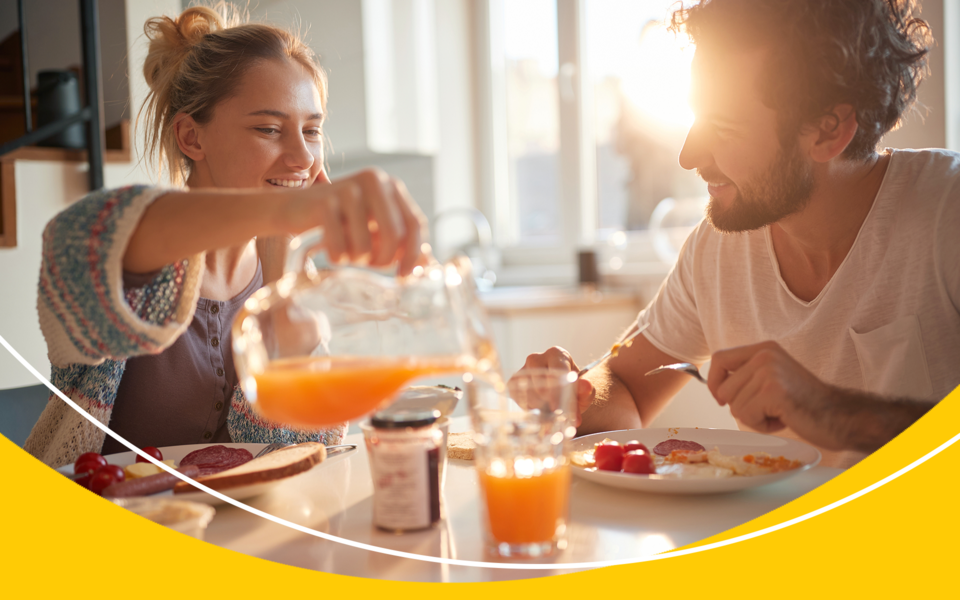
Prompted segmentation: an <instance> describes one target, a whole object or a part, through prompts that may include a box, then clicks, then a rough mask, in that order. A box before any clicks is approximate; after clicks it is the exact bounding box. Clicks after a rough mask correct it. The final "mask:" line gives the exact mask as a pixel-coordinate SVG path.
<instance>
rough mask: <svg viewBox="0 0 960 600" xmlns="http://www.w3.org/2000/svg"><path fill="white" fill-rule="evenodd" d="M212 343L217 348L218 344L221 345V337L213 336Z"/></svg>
mask: <svg viewBox="0 0 960 600" xmlns="http://www.w3.org/2000/svg"><path fill="white" fill-rule="evenodd" d="M210 345H211V346H213V347H214V348H216V347H217V346H219V345H220V338H213V339H212V340H210Z"/></svg>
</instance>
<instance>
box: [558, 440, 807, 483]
mask: <svg viewBox="0 0 960 600" xmlns="http://www.w3.org/2000/svg"><path fill="white" fill-rule="evenodd" d="M607 438H609V439H611V440H616V441H618V442H620V443H623V442H629V441H630V440H637V441H639V442H640V443H642V444H644V445H645V446H647V447H648V448H650V450H651V451H652V450H653V447H654V446H656V445H657V444H659V443H660V442H662V441H665V440H668V439H677V440H689V441H692V442H697V443H698V444H700V445H702V446H703V447H704V448H706V449H707V450H713V448H714V447H716V448H718V449H719V450H720V452H721V453H723V454H727V455H738V456H740V455H744V454H751V453H755V452H766V453H768V454H770V455H771V456H783V457H784V458H788V459H790V460H798V461H800V462H801V463H802V466H801V467H799V468H797V469H792V470H790V471H782V472H780V473H773V474H770V475H754V476H738V475H737V476H733V477H726V478H722V479H674V478H667V477H664V476H661V475H637V474H634V473H619V472H615V471H600V470H596V469H585V468H583V467H578V466H576V465H572V468H573V474H574V476H575V477H579V478H581V479H586V480H587V481H591V482H593V483H597V484H600V485H609V486H612V487H618V488H624V489H628V490H638V491H641V492H650V493H654V494H719V493H724V492H735V491H739V490H745V489H748V488H753V487H758V486H761V485H767V484H770V483H773V482H775V481H780V480H782V479H786V478H788V477H793V476H794V475H796V474H798V473H802V472H803V471H806V470H807V469H812V468H813V467H815V466H817V464H818V463H819V462H820V451H819V450H817V449H816V448H814V447H813V446H810V445H809V444H804V443H803V442H798V441H795V440H790V439H786V438H781V437H776V436H772V435H764V434H762V433H753V432H750V431H736V430H730V429H695V428H683V427H670V428H667V429H624V430H622V431H608V432H605V433H595V434H592V435H585V436H583V437H581V438H577V439H575V440H573V442H572V444H571V448H572V449H573V450H574V451H582V450H589V449H590V448H592V447H593V446H594V444H596V443H597V442H600V441H602V440H604V439H607Z"/></svg>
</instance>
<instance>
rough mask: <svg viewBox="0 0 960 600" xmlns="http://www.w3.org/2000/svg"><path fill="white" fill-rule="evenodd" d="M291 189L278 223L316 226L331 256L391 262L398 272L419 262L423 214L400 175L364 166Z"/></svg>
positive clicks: (290, 227) (302, 227)
mask: <svg viewBox="0 0 960 600" xmlns="http://www.w3.org/2000/svg"><path fill="white" fill-rule="evenodd" d="M295 194H296V198H295V199H294V200H293V201H292V202H291V203H290V204H289V205H288V208H287V209H286V210H284V211H283V214H282V218H283V220H284V222H285V223H284V226H283V227H284V228H285V229H287V230H289V231H291V232H295V233H300V232H302V231H305V230H306V229H309V228H311V227H316V226H318V225H319V226H322V227H323V237H324V246H325V248H326V250H327V254H328V256H329V257H330V260H331V261H333V262H341V261H346V260H350V261H353V262H359V263H363V264H370V265H372V266H376V267H382V266H387V265H390V264H393V263H394V262H396V263H398V266H397V273H398V274H399V275H408V274H409V273H410V272H411V271H412V270H413V268H414V267H415V266H416V265H417V264H418V263H420V262H421V260H422V257H423V252H424V248H423V242H424V240H425V238H426V231H427V222H426V218H425V217H424V216H423V213H422V212H421V211H420V208H419V207H418V206H417V205H416V203H415V202H414V201H413V199H412V198H411V197H410V194H409V193H408V192H407V189H406V187H405V186H404V185H403V182H401V181H400V180H398V179H394V178H393V177H390V176H389V175H387V174H386V173H384V172H383V171H380V170H378V169H368V170H365V171H360V172H359V173H356V174H354V175H350V176H347V177H344V178H342V179H337V180H336V181H332V182H330V183H324V182H322V181H321V180H319V179H318V182H317V183H315V184H314V185H312V186H310V187H309V188H307V189H305V190H303V191H300V192H295ZM291 195H293V194H291Z"/></svg>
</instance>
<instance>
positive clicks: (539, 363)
mask: <svg viewBox="0 0 960 600" xmlns="http://www.w3.org/2000/svg"><path fill="white" fill-rule="evenodd" d="M528 369H554V370H560V371H574V372H576V371H579V370H580V369H579V367H577V363H576V362H574V360H573V357H572V356H570V353H569V352H567V351H566V350H564V349H563V348H560V347H558V346H554V347H553V348H550V349H548V350H547V351H546V352H543V353H541V354H531V355H530V356H528V357H527V361H526V362H525V363H524V364H523V368H522V369H520V370H519V371H517V374H516V375H520V374H523V372H524V371H526V370H528ZM516 375H514V377H516ZM511 379H513V377H511ZM507 385H508V386H509V382H508V384H507ZM595 393H596V392H595V390H594V388H593V384H592V383H590V382H589V381H587V380H586V379H583V378H580V379H579V380H577V419H576V426H577V427H579V426H580V417H581V415H582V414H583V411H585V410H586V409H587V407H589V406H590V404H591V403H592V402H593V399H594V396H595Z"/></svg>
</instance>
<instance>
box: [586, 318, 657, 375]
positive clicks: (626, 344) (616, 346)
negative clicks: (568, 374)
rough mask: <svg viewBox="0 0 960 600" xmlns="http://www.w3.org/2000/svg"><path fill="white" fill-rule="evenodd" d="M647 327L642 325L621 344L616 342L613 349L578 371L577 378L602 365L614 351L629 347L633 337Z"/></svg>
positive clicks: (646, 324)
mask: <svg viewBox="0 0 960 600" xmlns="http://www.w3.org/2000/svg"><path fill="white" fill-rule="evenodd" d="M648 325H650V323H644V324H643V325H641V326H640V327H638V328H637V330H636V331H634V332H633V333H631V334H630V335H628V336H627V337H625V338H624V339H623V341H622V342H618V343H616V344H614V345H613V347H611V348H610V349H609V350H607V351H606V352H604V353H603V356H601V357H600V358H598V359H597V360H595V361H593V362H591V363H588V364H587V365H586V366H585V367H583V368H582V369H580V370H579V371H577V377H582V376H583V374H584V373H586V372H587V371H589V370H590V369H592V368H594V367H596V366H597V365H599V364H600V363H602V362H603V361H605V360H607V359H608V358H610V356H611V355H612V354H613V351H614V350H619V349H620V348H625V347H627V346H629V345H630V343H631V342H633V338H635V337H637V336H638V335H640V333H641V332H642V331H643V330H644V329H646V328H647V326H648ZM648 375H649V373H648Z"/></svg>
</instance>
